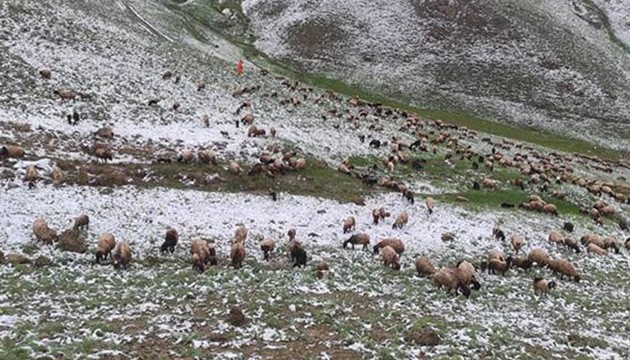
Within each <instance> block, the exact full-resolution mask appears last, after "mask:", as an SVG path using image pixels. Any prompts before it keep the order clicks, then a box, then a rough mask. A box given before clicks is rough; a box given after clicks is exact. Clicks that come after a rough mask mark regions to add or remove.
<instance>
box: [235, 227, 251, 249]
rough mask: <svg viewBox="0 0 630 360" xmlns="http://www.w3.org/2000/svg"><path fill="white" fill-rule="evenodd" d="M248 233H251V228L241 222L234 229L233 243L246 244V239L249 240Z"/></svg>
mask: <svg viewBox="0 0 630 360" xmlns="http://www.w3.org/2000/svg"><path fill="white" fill-rule="evenodd" d="M247 234H249V230H248V229H247V227H245V225H243V224H241V225H239V226H238V228H236V230H235V231H234V237H233V238H232V242H233V243H243V244H245V240H247Z"/></svg>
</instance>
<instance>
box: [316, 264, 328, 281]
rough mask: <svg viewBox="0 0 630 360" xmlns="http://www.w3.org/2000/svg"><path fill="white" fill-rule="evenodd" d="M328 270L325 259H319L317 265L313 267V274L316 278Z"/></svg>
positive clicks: (322, 275) (321, 276)
mask: <svg viewBox="0 0 630 360" xmlns="http://www.w3.org/2000/svg"><path fill="white" fill-rule="evenodd" d="M329 270H330V266H329V265H328V263H327V262H326V260H320V261H319V262H318V263H317V267H316V268H315V275H316V276H317V278H318V279H321V278H323V277H324V275H325V274H326V272H328V271H329Z"/></svg>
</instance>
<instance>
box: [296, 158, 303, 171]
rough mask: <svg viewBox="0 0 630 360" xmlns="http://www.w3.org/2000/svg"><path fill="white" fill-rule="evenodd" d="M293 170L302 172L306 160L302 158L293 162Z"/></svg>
mask: <svg viewBox="0 0 630 360" xmlns="http://www.w3.org/2000/svg"><path fill="white" fill-rule="evenodd" d="M293 167H294V168H295V170H304V168H305V167H306V160H305V159H304V158H299V159H297V160H295V166H293Z"/></svg>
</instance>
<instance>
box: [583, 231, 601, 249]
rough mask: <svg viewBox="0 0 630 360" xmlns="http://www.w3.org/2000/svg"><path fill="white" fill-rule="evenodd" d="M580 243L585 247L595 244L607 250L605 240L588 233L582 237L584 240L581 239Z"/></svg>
mask: <svg viewBox="0 0 630 360" xmlns="http://www.w3.org/2000/svg"><path fill="white" fill-rule="evenodd" d="M580 242H581V243H582V245H584V246H587V245H588V244H595V245H597V246H599V247H600V248H602V249H603V248H606V243H605V242H604V239H602V238H600V237H599V236H597V235H595V234H592V233H587V234H585V235H584V236H582V238H580Z"/></svg>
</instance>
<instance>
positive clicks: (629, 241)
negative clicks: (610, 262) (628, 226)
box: [624, 237, 630, 251]
mask: <svg viewBox="0 0 630 360" xmlns="http://www.w3.org/2000/svg"><path fill="white" fill-rule="evenodd" d="M624 245H625V246H626V250H628V251H630V237H629V238H627V239H626V242H625V243H624Z"/></svg>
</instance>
